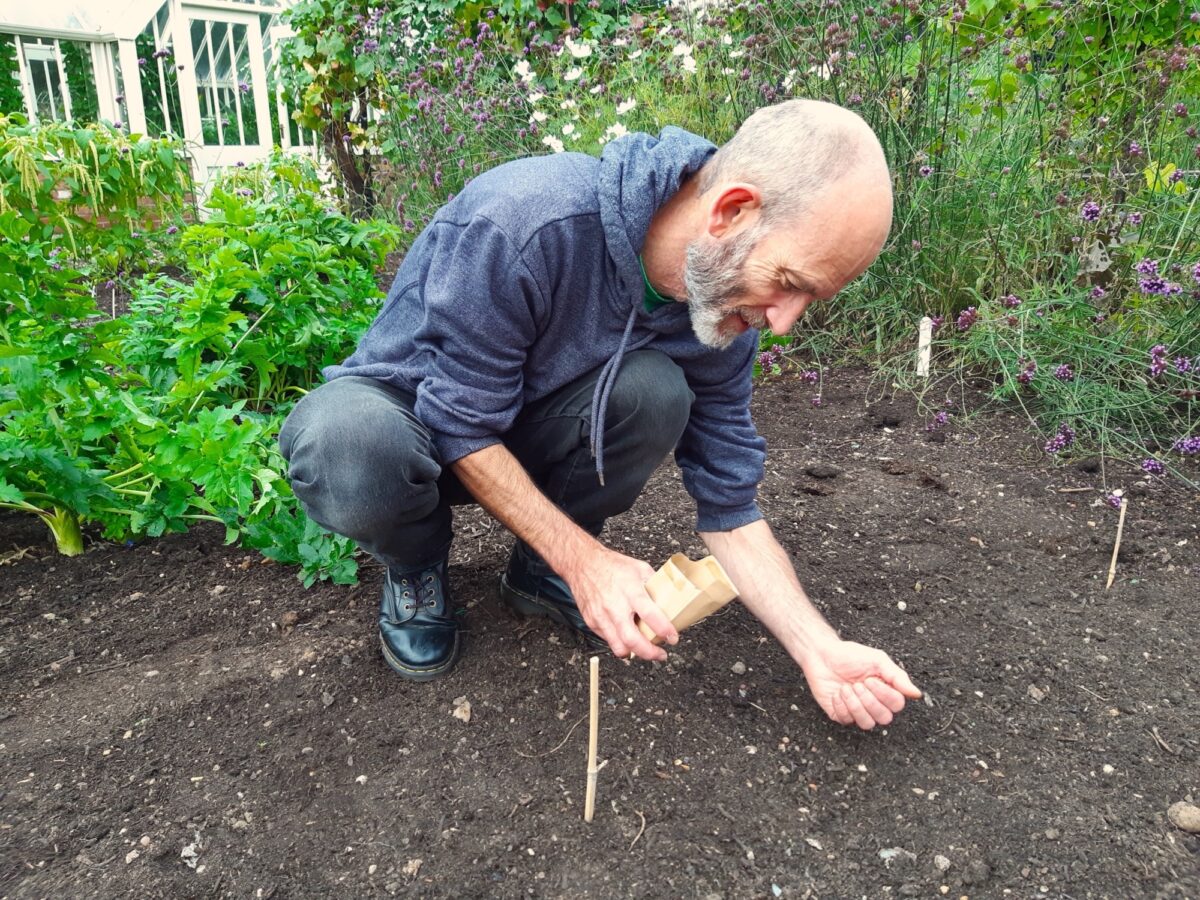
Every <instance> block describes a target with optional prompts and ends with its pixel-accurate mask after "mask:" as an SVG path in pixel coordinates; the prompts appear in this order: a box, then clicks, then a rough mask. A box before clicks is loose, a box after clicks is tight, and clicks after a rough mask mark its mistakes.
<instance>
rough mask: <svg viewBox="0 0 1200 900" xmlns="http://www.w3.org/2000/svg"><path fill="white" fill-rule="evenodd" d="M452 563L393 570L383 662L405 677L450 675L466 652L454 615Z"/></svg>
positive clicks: (386, 594) (387, 588)
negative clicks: (449, 571) (448, 568)
mask: <svg viewBox="0 0 1200 900" xmlns="http://www.w3.org/2000/svg"><path fill="white" fill-rule="evenodd" d="M446 562H447V561H446V559H445V558H443V559H442V560H441V561H439V562H437V563H434V564H432V565H429V566H426V567H425V568H422V569H413V570H410V571H407V572H402V571H400V570H398V569H388V571H387V575H386V576H384V581H383V601H382V603H381V604H380V608H379V641H380V644H381V646H382V648H383V658H384V660H385V661H386V662H387V664H388V665H389V666H391V667H392V669H393V670H394V671H395V672H396V673H397V674H398V675H400V676H401V677H403V678H409V679H411V680H413V681H428V680H429V679H431V678H436V677H437V676H439V675H442V674H445V673H446V672H449V671H450V669H452V668H453V667H454V663H455V662H456V661H457V660H458V653H459V649H460V643H459V633H458V621H457V620H456V619H455V618H454V617H453V616H452V615H451V614H450V612H451V611H450V580H449V578H448V577H447V574H446Z"/></svg>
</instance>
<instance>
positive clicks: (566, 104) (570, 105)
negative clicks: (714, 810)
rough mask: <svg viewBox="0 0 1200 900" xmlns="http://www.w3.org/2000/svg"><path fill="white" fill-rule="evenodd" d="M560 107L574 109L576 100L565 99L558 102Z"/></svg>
mask: <svg viewBox="0 0 1200 900" xmlns="http://www.w3.org/2000/svg"><path fill="white" fill-rule="evenodd" d="M558 108H559V109H574V108H575V101H574V100H564V101H563V102H562V103H560V104H558Z"/></svg>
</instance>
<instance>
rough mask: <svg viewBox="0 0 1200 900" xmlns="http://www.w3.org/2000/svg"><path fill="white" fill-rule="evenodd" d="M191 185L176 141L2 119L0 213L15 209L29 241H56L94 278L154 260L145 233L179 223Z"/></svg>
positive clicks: (104, 128) (104, 127)
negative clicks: (148, 256)
mask: <svg viewBox="0 0 1200 900" xmlns="http://www.w3.org/2000/svg"><path fill="white" fill-rule="evenodd" d="M191 187H192V185H191V174H190V170H189V168H188V164H187V160H186V159H185V157H184V153H183V148H182V146H181V145H180V144H178V143H177V142H174V141H171V140H167V139H150V138H138V139H136V140H133V139H131V138H130V137H129V136H127V135H125V134H124V133H122V132H121V131H119V130H117V129H115V128H112V127H110V126H108V125H103V124H92V125H84V126H76V125H73V124H67V123H58V122H47V123H44V124H41V125H30V124H29V123H28V122H27V121H26V119H25V117H24V116H21V115H17V114H13V115H8V116H0V212H4V211H7V210H11V211H14V212H16V213H17V215H19V216H20V217H21V218H23V219H24V220H25V221H26V222H27V223H28V224H29V225H30V227H31V229H32V232H31V235H30V239H31V240H34V241H37V242H42V243H46V244H52V243H55V242H61V244H62V245H63V249H64V250H66V251H69V253H70V254H71V256H72V257H74V258H75V259H77V260H80V261H85V263H86V265H87V266H88V267H89V270H90V271H92V272H94V273H96V274H98V275H108V274H113V273H115V272H117V271H118V270H120V269H122V268H125V269H129V268H135V267H143V266H146V265H147V264H152V262H153V261H152V260H147V259H146V258H145V249H146V242H145V240H144V237H145V236H146V235H147V234H148V233H151V232H157V231H163V230H165V229H166V228H168V227H170V226H172V225H175V226H176V227H177V226H178V223H179V222H181V221H182V218H183V214H184V209H185V199H186V198H187V197H188V195H189V194H190V193H191Z"/></svg>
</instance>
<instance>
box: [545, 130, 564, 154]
mask: <svg viewBox="0 0 1200 900" xmlns="http://www.w3.org/2000/svg"><path fill="white" fill-rule="evenodd" d="M542 143H543V144H545V145H546V146H547V147H549V148H550V149H551V150H553V151H554V152H555V153H562V152H563V149H564V148H563V142H562V141H560V140H559V139H558V138H556V137H555V136H554V135H552V134H548V135H546V136H545V137H544V138H542Z"/></svg>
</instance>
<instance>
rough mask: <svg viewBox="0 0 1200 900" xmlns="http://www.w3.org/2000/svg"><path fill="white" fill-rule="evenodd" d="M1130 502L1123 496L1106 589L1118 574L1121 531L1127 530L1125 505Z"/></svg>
mask: <svg viewBox="0 0 1200 900" xmlns="http://www.w3.org/2000/svg"><path fill="white" fill-rule="evenodd" d="M1128 503H1129V500H1128V498H1126V497H1122V498H1121V515H1120V518H1119V519H1118V520H1117V540H1116V543H1114V544H1113V552H1112V562H1110V563H1109V564H1108V582H1107V583H1106V584H1105V585H1104V589H1105V590H1106V591H1107V590H1108V589H1109V588H1111V587H1112V583H1113V578H1115V577H1116V575H1117V554H1118V553H1120V552H1121V532H1122V531H1124V530H1125V507H1126V506H1127V505H1128Z"/></svg>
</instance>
